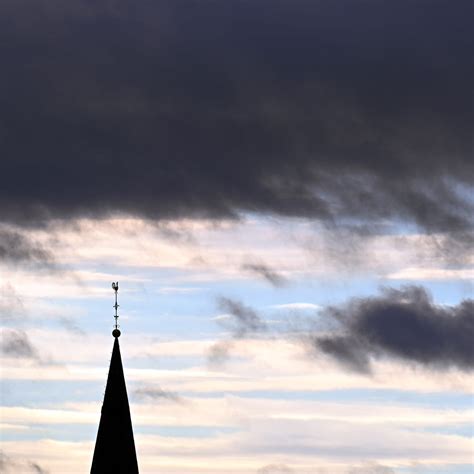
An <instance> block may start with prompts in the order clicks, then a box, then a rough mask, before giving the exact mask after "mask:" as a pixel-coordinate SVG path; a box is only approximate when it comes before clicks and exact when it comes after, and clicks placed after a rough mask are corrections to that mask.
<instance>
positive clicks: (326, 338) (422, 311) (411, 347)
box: [209, 286, 474, 374]
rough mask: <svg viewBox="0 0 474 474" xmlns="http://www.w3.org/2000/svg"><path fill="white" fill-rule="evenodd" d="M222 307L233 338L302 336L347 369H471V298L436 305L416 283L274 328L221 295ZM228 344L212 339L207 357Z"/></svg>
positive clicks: (220, 356) (223, 354)
mask: <svg viewBox="0 0 474 474" xmlns="http://www.w3.org/2000/svg"><path fill="white" fill-rule="evenodd" d="M220 305H221V308H222V309H225V310H226V311H227V312H228V313H229V314H230V315H231V316H232V320H231V321H230V324H226V327H227V328H229V329H230V330H231V331H232V337H233V338H234V339H236V338H242V337H248V336H251V337H255V336H257V337H266V338H268V337H269V336H270V337H283V338H291V339H293V340H295V339H296V340H300V341H302V343H303V344H305V346H306V347H307V348H308V349H309V354H312V353H314V352H316V353H321V352H322V353H325V354H327V355H328V356H330V357H332V358H334V359H335V360H337V361H338V362H339V363H341V364H342V365H344V366H345V367H346V368H348V369H349V370H353V371H357V372H362V373H367V374H369V373H370V372H371V362H372V360H373V359H374V358H380V357H389V358H398V359H401V360H405V361H407V362H409V363H416V364H421V365H424V366H426V367H429V368H434V369H447V368H450V367H456V368H459V369H461V370H472V369H474V347H473V345H472V341H473V340H474V300H472V299H466V300H463V301H461V302H460V303H459V304H458V305H454V306H440V305H437V304H435V303H434V301H433V300H432V298H431V296H430V295H429V293H428V292H427V291H426V290H425V289H424V288H423V287H420V286H405V287H402V288H401V289H393V288H384V289H382V290H381V294H380V295H378V296H373V297H366V298H354V299H352V300H350V301H349V302H348V303H346V304H345V305H340V306H328V307H326V308H323V309H322V310H321V311H319V313H318V315H317V316H316V317H309V318H305V319H304V320H301V319H297V320H295V321H294V320H292V317H291V315H289V317H288V318H287V324H286V325H285V326H278V327H275V328H270V327H269V326H268V325H267V324H266V323H265V321H264V319H263V318H262V317H261V316H260V315H259V314H258V313H257V312H256V311H255V310H253V309H252V308H250V307H248V306H245V305H243V304H242V303H240V302H238V301H234V300H229V299H226V298H221V299H220ZM223 321H226V320H223ZM232 344H233V340H232V339H228V340H222V341H220V342H218V343H216V345H215V346H214V347H213V348H212V350H211V352H210V356H209V357H210V360H211V361H215V362H222V361H224V360H225V359H226V358H227V357H228V356H229V353H230V349H231V348H232Z"/></svg>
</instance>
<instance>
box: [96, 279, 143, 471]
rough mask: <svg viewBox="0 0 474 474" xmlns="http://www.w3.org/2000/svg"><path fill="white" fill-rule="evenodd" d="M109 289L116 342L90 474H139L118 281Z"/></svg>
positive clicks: (113, 332) (113, 333)
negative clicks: (120, 324)
mask: <svg viewBox="0 0 474 474" xmlns="http://www.w3.org/2000/svg"><path fill="white" fill-rule="evenodd" d="M112 287H113V289H114V290H115V305H114V308H115V316H114V317H115V329H114V330H113V331H112V335H113V336H114V339H115V340H114V348H113V350H112V359H111V360H110V368H109V375H108V377H107V386H106V387H105V395H104V403H103V405H102V413H101V416H100V423H99V430H98V432H97V440H96V443H95V450H94V457H93V459H92V467H91V474H138V463H137V453H136V451H135V441H134V439H133V428H132V419H131V417H130V407H129V405H128V397H127V387H126V386H125V377H124V374H123V366H122V358H121V355H120V346H119V342H118V338H119V337H120V330H119V329H118V324H117V318H118V315H117V308H118V304H117V291H118V282H117V283H114V284H113V285H112Z"/></svg>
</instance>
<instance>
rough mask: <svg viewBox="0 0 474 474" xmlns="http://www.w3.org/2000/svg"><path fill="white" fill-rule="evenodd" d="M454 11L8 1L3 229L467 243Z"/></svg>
mask: <svg viewBox="0 0 474 474" xmlns="http://www.w3.org/2000/svg"><path fill="white" fill-rule="evenodd" d="M471 14H472V4H471V2H470V1H469V0H458V1H456V2H451V1H449V0H430V1H429V2H427V1H426V0H414V1H410V2H380V1H378V0H364V1H362V0H360V1H357V0H356V1H354V0H341V1H338V2H313V1H308V0H292V1H280V2H275V1H273V0H258V1H255V2H250V1H240V0H229V1H225V2H200V1H197V0H185V1H182V2H176V1H174V0H163V1H159V2H151V1H142V2H135V1H132V0H117V1H114V2H109V1H105V0H99V1H97V2H90V1H87V0H70V1H68V2H67V3H66V4H65V2H60V1H59V0H24V1H22V2H18V1H16V0H5V1H2V2H1V4H0V54H1V57H2V61H3V63H2V64H3V68H4V69H5V70H7V71H8V74H3V75H2V76H1V77H0V90H1V91H2V92H1V95H0V102H1V107H0V141H1V147H2V160H1V161H0V203H1V204H0V219H2V220H3V221H10V222H15V223H21V224H23V225H37V224H39V223H41V222H42V221H44V220H47V219H49V218H51V217H60V218H64V219H69V218H72V217H75V216H94V217H97V216H103V215H107V214H108V213H109V212H121V213H131V214H138V215H142V216H147V217H150V218H153V219H161V218H164V217H178V216H198V217H199V216H206V217H213V218H220V217H234V216H236V215H238V213H239V212H259V213H268V214H277V215H283V216H301V217H311V218H316V219H320V220H322V221H323V222H325V223H327V224H328V225H333V224H336V225H343V224H345V223H347V222H349V223H353V222H354V221H356V222H365V221H371V222H373V221H375V220H384V219H392V220H398V221H401V222H410V223H414V224H416V225H419V226H421V227H423V228H425V229H428V230H430V231H440V232H450V233H455V232H463V231H466V229H470V228H472V214H471V210H472V203H470V202H469V196H468V194H469V193H468V190H467V185H468V184H469V183H470V182H471V180H472V175H473V165H472V162H471V160H470V157H471V154H472V124H473V114H474V112H473V108H472V102H471V101H470V98H471V86H472V82H473V67H474V66H473V62H472V60H471V56H472V43H473V35H472V25H471V21H470V20H471V17H472V15H471Z"/></svg>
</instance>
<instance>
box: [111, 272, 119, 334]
mask: <svg viewBox="0 0 474 474" xmlns="http://www.w3.org/2000/svg"><path fill="white" fill-rule="evenodd" d="M112 289H113V290H114V291H115V304H114V305H113V308H115V315H114V318H115V329H114V330H113V331H112V336H114V337H119V336H120V330H119V328H118V317H119V316H118V314H117V311H118V308H119V304H118V303H117V293H118V289H119V285H118V281H116V282H112Z"/></svg>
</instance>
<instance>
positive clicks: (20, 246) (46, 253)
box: [0, 228, 56, 270]
mask: <svg viewBox="0 0 474 474" xmlns="http://www.w3.org/2000/svg"><path fill="white" fill-rule="evenodd" d="M2 261H3V262H6V263H13V264H18V263H23V264H28V265H33V266H35V267H37V268H44V269H48V270H54V269H56V263H55V259H54V256H53V253H52V252H51V250H50V249H48V248H46V247H45V246H44V245H43V244H42V243H40V242H38V241H36V240H34V239H31V238H30V237H28V236H27V235H26V234H25V232H21V231H19V230H11V229H7V228H0V262H2Z"/></svg>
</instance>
